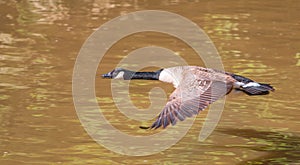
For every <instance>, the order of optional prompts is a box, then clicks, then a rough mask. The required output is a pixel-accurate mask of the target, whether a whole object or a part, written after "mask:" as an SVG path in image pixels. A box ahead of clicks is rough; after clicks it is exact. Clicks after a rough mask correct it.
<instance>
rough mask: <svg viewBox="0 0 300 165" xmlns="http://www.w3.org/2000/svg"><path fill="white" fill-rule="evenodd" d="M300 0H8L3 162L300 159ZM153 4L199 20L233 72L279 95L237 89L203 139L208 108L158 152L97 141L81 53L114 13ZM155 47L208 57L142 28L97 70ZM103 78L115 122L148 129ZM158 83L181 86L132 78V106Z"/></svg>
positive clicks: (2, 41) (1, 53) (102, 100)
mask: <svg viewBox="0 0 300 165" xmlns="http://www.w3.org/2000/svg"><path fill="white" fill-rule="evenodd" d="M299 6H300V5H299V2H296V1H292V0H287V1H272V2H269V1H263V2H262V1H256V0H254V1H251V2H247V1H236V2H230V3H228V2H226V1H224V2H215V1H184V0H163V1H123V2H118V1H111V0H83V1H67V0H43V1H41V0H35V1H29V0H20V1H8V0H2V1H0V21H1V25H0V75H1V76H0V93H1V95H0V125H1V127H0V164H22V163H27V164H35V163H36V164H53V163H54V164H56V163H66V164H125V163H129V164H133V163H136V164H159V163H161V164H174V163H180V164H292V163H295V164H296V163H300V159H299V157H300V153H299V150H300V148H299V144H300V139H299V137H300V130H299V126H300V122H299V117H300V112H299V111H298V109H299V107H300V104H299V96H300V93H299V90H297V89H298V87H299V83H298V81H297V80H298V79H299V74H297V73H298V70H299V65H300V62H299V61H300V55H299V52H300V49H299V48H300V45H299V43H300V42H299V38H300V32H299V30H298V29H299V25H300V22H299V18H298V11H299ZM146 9H150V10H153V9H159V10H167V11H171V12H175V13H177V14H181V15H183V16H185V17H187V18H189V19H191V20H192V21H194V22H195V23H196V24H197V25H199V26H200V27H202V28H203V29H204V30H205V32H206V33H207V34H208V35H209V36H210V37H211V38H212V40H213V42H214V43H215V45H216V47H217V49H218V50H219V52H220V55H221V57H222V60H223V63H224V67H225V69H226V70H227V71H230V72H235V73H238V74H243V75H245V76H248V77H250V78H253V79H255V80H257V81H262V82H267V83H272V84H274V86H275V88H276V91H275V93H272V94H270V95H268V96H263V97H259V96H254V97H249V96H245V95H244V94H242V93H237V92H236V93H233V94H231V95H229V96H228V97H227V101H226V105H225V111H224V112H223V116H222V119H221V121H220V123H219V125H218V128H217V130H215V131H214V132H213V134H212V135H211V136H210V137H209V138H208V139H207V140H206V141H205V142H203V143H200V142H198V141H197V138H198V133H199V130H200V129H201V126H202V123H203V121H204V119H205V117H206V114H207V112H203V113H202V114H199V115H198V117H197V119H196V124H194V125H193V127H192V128H191V129H190V131H189V132H188V134H187V135H186V136H185V137H184V138H183V139H182V140H181V141H180V142H179V143H177V144H176V145H174V146H172V147H171V148H170V149H168V150H166V151H163V152H160V153H157V154H155V155H150V156H143V157H127V156H123V155H118V154H116V153H113V152H111V151H109V150H107V149H105V148H103V147H102V146H100V145H98V144H97V143H96V142H95V141H94V140H93V139H91V138H90V137H89V136H88V135H87V133H86V132H85V131H84V129H83V127H82V126H81V125H80V122H79V120H78V118H77V116H76V113H75V109H74V105H73V102H72V93H71V89H72V84H71V78H72V70H73V66H74V63H75V59H76V56H77V53H78V51H79V50H80V47H81V45H82V44H83V42H84V41H85V40H86V38H87V37H88V36H89V35H90V34H91V33H92V32H93V31H95V29H97V28H98V27H99V26H100V25H102V24H103V23H105V22H106V21H108V20H110V19H112V18H114V17H116V16H120V15H124V14H126V13H129V12H133V11H137V10H146ZM178 28H180V27H178ZM150 45H156V46H162V47H166V48H168V49H171V50H174V51H175V52H179V53H178V54H180V55H181V56H182V57H184V58H185V59H186V60H187V62H188V63H189V64H191V65H202V63H201V60H199V59H197V58H196V57H197V56H195V52H193V50H192V49H191V48H189V47H187V46H186V45H185V44H183V43H182V42H181V41H180V40H176V39H175V38H174V37H169V36H167V35H161V34H155V33H145V34H143V33H139V34H136V35H135V36H133V37H128V38H125V39H123V40H122V41H120V42H119V43H116V44H115V45H114V46H113V49H112V50H109V51H108V53H107V54H106V56H105V58H104V59H103V61H102V63H101V64H100V65H99V70H98V72H97V74H98V75H99V74H101V73H103V72H104V71H108V70H111V69H112V68H114V66H115V65H116V64H117V63H118V62H119V61H120V60H121V59H122V58H124V57H125V56H126V55H127V54H128V53H129V52H131V51H133V50H135V49H137V48H139V47H144V46H150ZM96 84H97V85H96V93H97V100H98V101H99V104H100V105H101V108H103V111H105V112H104V114H105V115H106V117H107V118H108V119H109V121H110V122H111V123H112V124H113V125H114V126H115V127H117V128H119V129H120V130H122V131H124V132H126V133H128V134H139V135H147V134H149V132H146V131H145V130H140V129H139V128H138V127H139V125H140V124H141V123H139V122H138V121H135V120H132V119H128V118H126V116H124V115H122V114H121V113H120V112H118V109H117V108H116V107H115V105H114V102H113V100H112V98H111V94H110V84H109V81H103V80H101V79H100V77H97V78H96ZM157 86H158V87H161V88H163V89H165V90H166V92H167V93H170V92H171V91H172V86H171V85H168V84H163V83H159V82H155V83H154V82H153V83H152V82H144V81H137V82H135V83H132V84H131V86H130V92H131V99H132V102H133V104H134V105H135V106H137V107H139V108H141V109H145V108H147V107H148V106H149V105H150V104H149V97H148V92H149V91H150V90H151V89H152V88H153V87H157ZM120 92H122V91H120ZM143 124H145V123H143ZM146 124H147V123H146ZM105 133H106V132H104V134H105ZM162 138H163V137H162ZM166 140H168V139H166Z"/></svg>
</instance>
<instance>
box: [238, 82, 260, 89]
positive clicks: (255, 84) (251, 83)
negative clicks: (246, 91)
mask: <svg viewBox="0 0 300 165" xmlns="http://www.w3.org/2000/svg"><path fill="white" fill-rule="evenodd" d="M259 86H260V84H259V83H257V82H249V83H247V84H245V85H243V86H242V87H243V88H247V87H259Z"/></svg>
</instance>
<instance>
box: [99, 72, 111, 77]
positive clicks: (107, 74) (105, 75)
mask: <svg viewBox="0 0 300 165" xmlns="http://www.w3.org/2000/svg"><path fill="white" fill-rule="evenodd" d="M101 76H102V78H112V74H111V72H109V73H106V74H103V75H101Z"/></svg>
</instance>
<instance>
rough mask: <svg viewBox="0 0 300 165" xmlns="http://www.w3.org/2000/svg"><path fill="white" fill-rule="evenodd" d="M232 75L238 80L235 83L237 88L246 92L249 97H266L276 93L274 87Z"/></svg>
mask: <svg viewBox="0 0 300 165" xmlns="http://www.w3.org/2000/svg"><path fill="white" fill-rule="evenodd" d="M230 75H231V76H232V77H233V78H234V79H235V80H237V82H236V83H235V88H236V89H239V90H241V91H243V92H245V93H246V94H248V95H266V94H269V93H270V91H274V90H275V89H274V87H273V86H271V85H270V84H265V83H258V82H255V81H253V80H251V79H249V78H246V77H243V76H240V75H236V74H232V73H230Z"/></svg>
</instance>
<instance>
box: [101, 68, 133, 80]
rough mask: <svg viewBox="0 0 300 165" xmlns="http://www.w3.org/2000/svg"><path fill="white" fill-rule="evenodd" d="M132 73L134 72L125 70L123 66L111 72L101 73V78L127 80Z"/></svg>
mask: <svg viewBox="0 0 300 165" xmlns="http://www.w3.org/2000/svg"><path fill="white" fill-rule="evenodd" d="M133 74H134V72H132V71H130V70H126V69H123V68H116V69H114V70H112V71H111V72H108V73H106V74H103V75H102V78H107V79H121V80H128V79H130V77H131V76H132V75H133Z"/></svg>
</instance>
